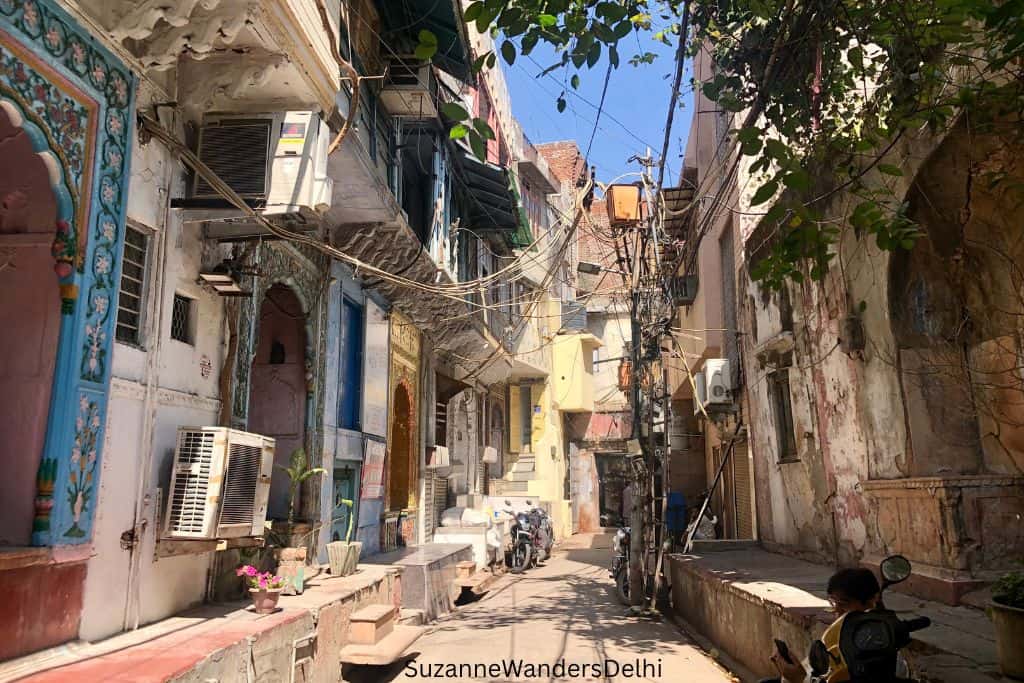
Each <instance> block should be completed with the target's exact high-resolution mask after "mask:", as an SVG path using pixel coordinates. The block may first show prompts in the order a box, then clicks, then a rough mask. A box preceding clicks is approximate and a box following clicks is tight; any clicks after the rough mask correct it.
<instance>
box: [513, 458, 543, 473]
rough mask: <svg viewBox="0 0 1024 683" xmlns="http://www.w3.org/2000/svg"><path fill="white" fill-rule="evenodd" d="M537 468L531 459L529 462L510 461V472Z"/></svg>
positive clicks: (530, 470) (532, 470)
mask: <svg viewBox="0 0 1024 683" xmlns="http://www.w3.org/2000/svg"><path fill="white" fill-rule="evenodd" d="M536 470H537V463H536V462H534V461H533V460H532V459H531V460H530V461H529V462H523V461H521V460H520V461H519V462H514V463H512V469H511V470H510V471H511V472H535V471H536Z"/></svg>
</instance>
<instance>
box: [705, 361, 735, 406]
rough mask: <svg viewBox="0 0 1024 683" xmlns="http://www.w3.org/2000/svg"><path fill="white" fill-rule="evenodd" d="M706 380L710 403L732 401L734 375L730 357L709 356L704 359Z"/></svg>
mask: <svg viewBox="0 0 1024 683" xmlns="http://www.w3.org/2000/svg"><path fill="white" fill-rule="evenodd" d="M704 382H705V387H706V389H705V391H706V393H707V402H708V403H709V404H723V403H732V375H731V374H730V369H729V360H728V359H726V358H708V359H707V360H706V361H704Z"/></svg>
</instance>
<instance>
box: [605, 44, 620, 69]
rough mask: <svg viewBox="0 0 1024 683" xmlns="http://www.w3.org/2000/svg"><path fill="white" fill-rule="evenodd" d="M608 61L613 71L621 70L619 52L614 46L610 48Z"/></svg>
mask: <svg viewBox="0 0 1024 683" xmlns="http://www.w3.org/2000/svg"><path fill="white" fill-rule="evenodd" d="M608 61H609V63H611V65H612V68H613V69H618V68H619V51H618V50H616V49H615V46H614V45H609V46H608Z"/></svg>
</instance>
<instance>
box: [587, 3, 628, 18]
mask: <svg viewBox="0 0 1024 683" xmlns="http://www.w3.org/2000/svg"><path fill="white" fill-rule="evenodd" d="M594 12H595V13H596V14H597V16H599V17H601V18H602V19H605V20H606V21H618V20H620V19H624V18H626V15H627V14H629V11H628V10H627V9H626V8H625V7H623V6H622V5H620V4H618V3H617V2H599V3H597V7H596V8H594Z"/></svg>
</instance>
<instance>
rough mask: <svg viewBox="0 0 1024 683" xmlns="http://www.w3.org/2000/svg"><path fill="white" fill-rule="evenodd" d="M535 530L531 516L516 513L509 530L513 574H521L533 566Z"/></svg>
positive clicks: (510, 559)
mask: <svg viewBox="0 0 1024 683" xmlns="http://www.w3.org/2000/svg"><path fill="white" fill-rule="evenodd" d="M534 534H535V531H534V528H533V524H532V523H531V522H530V516H529V515H528V514H527V513H525V512H517V513H515V517H514V518H513V521H512V526H511V527H510V529H509V535H510V536H511V548H509V556H508V557H509V560H508V564H509V568H510V569H511V570H512V573H513V574H520V573H522V572H523V571H525V570H526V569H528V568H529V567H530V566H531V563H532V562H533V561H534V558H535V554H534Z"/></svg>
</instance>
